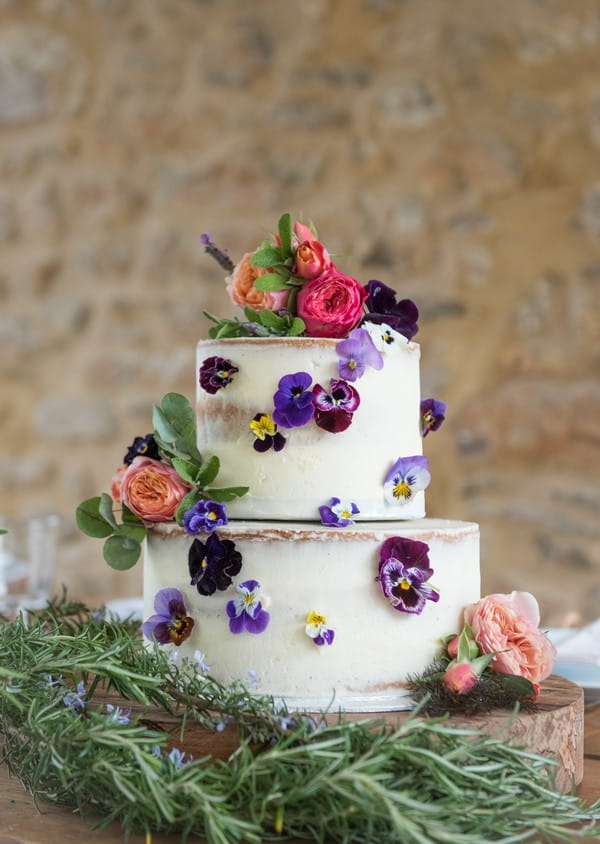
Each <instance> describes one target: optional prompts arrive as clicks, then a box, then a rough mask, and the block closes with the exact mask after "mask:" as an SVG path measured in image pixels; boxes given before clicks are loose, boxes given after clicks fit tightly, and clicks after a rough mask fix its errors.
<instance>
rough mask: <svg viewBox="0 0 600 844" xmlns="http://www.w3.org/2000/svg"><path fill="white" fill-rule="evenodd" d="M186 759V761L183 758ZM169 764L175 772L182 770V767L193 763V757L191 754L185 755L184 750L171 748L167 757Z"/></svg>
mask: <svg viewBox="0 0 600 844" xmlns="http://www.w3.org/2000/svg"><path fill="white" fill-rule="evenodd" d="M186 756H187V757H188V758H187V759H186V758H185V757H186ZM167 759H168V760H169V762H171V763H172V764H173V765H174V766H175V768H176V769H177V770H179V769H180V768H183V766H184V765H189V763H190V762H193V761H194V757H193V756H192V755H191V754H186V752H185V750H179V748H178V747H173V748H172V749H171V751H170V752H169V755H168V756H167Z"/></svg>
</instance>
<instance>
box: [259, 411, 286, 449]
mask: <svg viewBox="0 0 600 844" xmlns="http://www.w3.org/2000/svg"><path fill="white" fill-rule="evenodd" d="M250 430H251V431H252V433H253V434H254V437H255V440H254V443H253V445H254V448H255V450H256V451H261V452H262V451H268V450H269V449H270V448H272V449H273V451H281V449H282V448H283V447H284V445H285V443H286V439H285V437H284V436H283V434H280V433H279V431H278V430H277V425H276V424H275V422H274V421H273V419H272V417H271V416H269V414H268V413H257V414H256V416H255V417H254V418H253V419H252V422H251V423H250Z"/></svg>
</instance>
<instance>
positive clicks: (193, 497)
mask: <svg viewBox="0 0 600 844" xmlns="http://www.w3.org/2000/svg"><path fill="white" fill-rule="evenodd" d="M207 497H208V496H207V495H206V493H205V492H203V491H202V490H201V489H192V490H190V492H188V493H187V495H184V496H183V498H182V499H181V501H180V502H179V507H178V508H177V510H176V512H175V521H176V522H177V524H178V525H181V524H183V516H184V514H185V513H186V512H187V510H191V509H192V507H193V506H194V504H196V502H198V501H201V500H202V499H203V498H207Z"/></svg>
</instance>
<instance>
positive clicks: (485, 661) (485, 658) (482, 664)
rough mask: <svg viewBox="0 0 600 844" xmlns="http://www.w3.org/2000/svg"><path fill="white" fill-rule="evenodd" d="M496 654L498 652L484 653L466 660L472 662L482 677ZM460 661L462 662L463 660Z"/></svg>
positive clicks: (474, 668)
mask: <svg viewBox="0 0 600 844" xmlns="http://www.w3.org/2000/svg"><path fill="white" fill-rule="evenodd" d="M495 656H496V654H482V655H481V656H478V657H476V658H475V659H471V660H465V661H466V662H470V663H471V668H472V669H473V671H474V672H475V673H476V674H477V676H478V677H480V676H481V675H482V674H483V672H484V671H485V669H486V668H487V667H488V665H489V664H490V662H491V661H492V660H493V658H494V657H495ZM458 661H459V662H461V661H463V660H458Z"/></svg>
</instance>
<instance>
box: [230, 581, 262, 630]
mask: <svg viewBox="0 0 600 844" xmlns="http://www.w3.org/2000/svg"><path fill="white" fill-rule="evenodd" d="M236 589H237V591H238V592H239V593H240V597H239V598H232V600H231V601H228V602H227V606H226V608H225V609H226V612H227V615H228V617H229V629H230V630H231V632H232V633H243V632H244V630H247V631H248V633H262V632H263V630H266V628H267V625H268V623H269V619H270V615H269V613H268V612H267V611H266V610H264V609H263V606H262V603H261V601H260V592H261V587H260V583H259V582H258V580H245V581H244V582H243V583H239V584H238V585H237V586H236Z"/></svg>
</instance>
